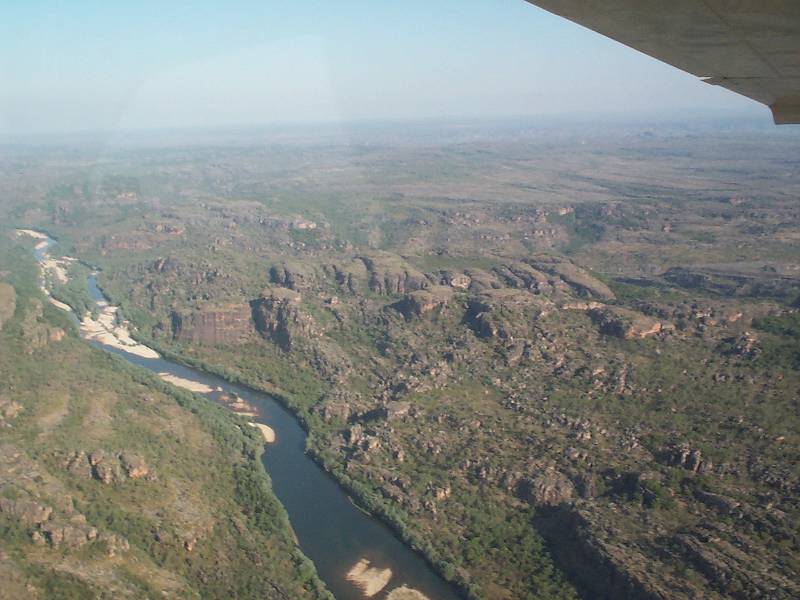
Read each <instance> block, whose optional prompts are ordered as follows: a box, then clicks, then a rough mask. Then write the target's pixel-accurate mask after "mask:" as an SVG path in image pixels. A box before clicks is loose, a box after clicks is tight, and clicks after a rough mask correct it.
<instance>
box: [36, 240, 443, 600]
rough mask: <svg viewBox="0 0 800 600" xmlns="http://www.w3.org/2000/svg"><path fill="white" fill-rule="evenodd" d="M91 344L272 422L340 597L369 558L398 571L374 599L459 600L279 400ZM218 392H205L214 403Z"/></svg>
mask: <svg viewBox="0 0 800 600" xmlns="http://www.w3.org/2000/svg"><path fill="white" fill-rule="evenodd" d="M46 252H47V249H43V250H41V251H36V252H35V253H34V254H35V255H36V258H37V259H41V258H42V256H43V255H44V254H45V253H46ZM88 287H89V291H90V293H91V295H92V297H93V298H94V299H95V301H103V300H105V298H104V297H103V294H102V292H101V291H100V289H99V288H98V287H97V282H96V280H95V278H94V277H90V278H89V280H88ZM93 343H94V342H93ZM94 345H95V346H97V347H98V348H101V349H103V350H105V351H107V352H112V353H115V354H118V355H120V356H122V357H123V358H125V359H126V360H128V361H129V362H131V363H133V364H136V365H139V366H141V367H144V368H146V369H149V370H150V371H153V372H156V373H165V372H166V373H170V374H172V375H176V376H178V377H182V378H184V379H190V380H192V381H196V382H199V383H203V384H205V385H208V386H211V387H212V388H218V387H219V388H222V391H223V392H224V393H227V394H238V395H239V396H240V397H242V398H243V399H244V400H246V401H247V402H248V403H249V404H251V405H252V406H254V407H255V408H256V409H257V410H258V412H259V416H258V417H256V418H255V420H256V421H257V422H259V423H264V424H266V425H269V426H270V427H271V428H272V429H273V430H275V433H276V438H277V439H276V442H275V443H274V444H268V445H267V447H266V451H265V452H264V458H263V462H264V466H265V467H266V469H267V472H268V473H269V474H270V477H271V478H272V486H273V489H274V491H275V495H276V496H277V497H278V499H279V500H280V501H281V503H282V504H283V506H284V507H285V508H286V511H287V512H288V514H289V520H290V521H291V524H292V527H293V529H294V531H295V533H296V534H297V538H298V540H299V542H300V548H301V549H302V550H303V552H304V553H305V554H306V556H308V557H309V558H310V559H311V560H313V561H314V564H315V565H316V568H317V572H318V573H319V575H320V577H321V578H322V580H323V581H325V583H326V584H327V586H328V588H329V589H330V590H331V591H332V592H333V593H334V595H335V596H336V597H337V598H338V599H339V600H351V599H353V600H356V599H361V598H364V595H363V593H362V592H361V590H360V589H359V588H357V587H356V586H354V585H353V584H352V583H350V582H348V581H347V580H346V579H345V574H346V573H347V571H349V570H350V569H351V568H352V567H353V565H354V564H355V563H356V562H357V561H359V560H361V559H362V558H366V559H367V560H369V561H370V566H372V567H377V568H381V569H383V568H390V569H391V570H392V573H393V575H392V579H391V580H390V581H389V584H388V585H387V586H386V587H385V588H384V590H383V591H382V592H381V593H379V594H377V595H376V596H373V598H377V599H380V598H385V596H386V595H387V594H388V592H389V591H391V590H393V589H395V588H397V587H399V586H400V585H407V586H408V587H411V588H414V589H416V590H419V591H420V592H422V593H423V594H425V595H426V596H428V597H429V598H430V599H431V600H451V599H452V600H456V599H457V598H459V595H458V594H457V593H455V591H454V590H453V589H452V588H451V587H450V586H448V585H447V584H445V583H444V581H442V579H440V578H439V577H438V575H436V574H435V573H434V572H433V570H432V569H431V568H430V567H429V566H428V564H427V563H426V562H425V561H424V560H423V559H422V558H421V557H420V556H419V555H417V554H416V553H415V552H413V551H412V550H411V549H409V548H408V547H406V546H404V545H403V544H402V543H401V542H400V541H398V540H397V538H395V537H394V535H393V534H392V532H391V531H390V530H389V529H388V528H387V527H385V526H384V525H382V524H381V523H380V522H378V521H377V520H376V519H374V518H372V517H370V516H369V515H367V514H365V513H363V512H362V511H361V510H359V509H358V508H356V506H355V505H354V504H353V503H352V502H351V501H350V499H349V497H348V496H347V494H345V492H344V491H342V489H341V488H340V487H339V486H338V484H336V482H335V481H333V480H332V479H331V478H330V477H329V476H328V475H327V474H326V473H325V472H324V471H323V470H322V469H321V468H320V467H319V466H317V464H316V463H315V462H314V461H313V460H311V459H310V458H309V457H308V456H306V454H305V439H306V435H305V432H304V431H303V429H302V428H301V427H300V426H299V424H298V422H297V421H296V420H295V418H294V417H293V416H292V414H291V413H289V412H288V411H287V410H286V409H285V408H283V406H281V405H280V404H279V403H278V402H277V401H276V400H274V399H273V398H271V397H270V396H268V395H266V394H262V393H259V392H256V391H253V390H250V389H247V388H245V387H241V386H238V385H234V384H230V383H228V382H226V381H224V380H223V379H220V378H218V377H215V376H213V375H208V374H205V373H203V372H201V371H197V370H195V369H191V368H188V367H184V366H181V365H178V364H175V363H172V362H170V361H168V360H163V359H149V358H142V357H140V356H136V355H134V354H130V353H128V352H125V351H123V350H118V349H115V348H110V347H108V346H103V345H100V344H96V343H94ZM219 394H220V392H212V393H209V394H206V395H207V396H208V397H210V398H212V399H214V400H216V399H218V397H219Z"/></svg>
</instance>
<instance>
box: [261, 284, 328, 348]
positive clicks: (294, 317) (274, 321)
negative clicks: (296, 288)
mask: <svg viewBox="0 0 800 600" xmlns="http://www.w3.org/2000/svg"><path fill="white" fill-rule="evenodd" d="M300 300H301V297H300V295H299V294H297V293H295V292H292V291H290V290H285V289H281V288H276V289H273V290H268V291H265V292H264V293H263V294H262V296H261V297H260V298H258V299H256V300H253V301H252V302H251V303H250V307H251V313H252V317H253V321H254V322H255V327H256V330H257V331H258V332H259V333H260V334H261V335H262V336H263V337H265V338H268V339H270V340H272V341H273V342H275V343H276V344H277V345H278V346H279V347H280V348H281V349H282V350H285V351H288V350H291V348H292V345H293V343H294V342H295V339H296V338H297V337H298V336H301V337H303V336H309V335H311V334H312V332H313V329H314V320H313V319H312V318H311V317H310V316H309V315H305V314H303V313H301V312H300V310H299V308H298V306H299V304H300Z"/></svg>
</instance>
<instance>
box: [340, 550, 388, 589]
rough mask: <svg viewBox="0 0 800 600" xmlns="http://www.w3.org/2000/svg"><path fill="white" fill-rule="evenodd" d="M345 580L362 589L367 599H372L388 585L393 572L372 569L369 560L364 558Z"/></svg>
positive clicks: (354, 566)
mask: <svg viewBox="0 0 800 600" xmlns="http://www.w3.org/2000/svg"><path fill="white" fill-rule="evenodd" d="M345 578H346V579H347V581H349V582H351V583H354V584H356V585H357V586H358V587H359V588H361V591H362V592H364V596H365V597H367V598H370V597H372V596H374V595H375V594H377V593H378V592H380V591H381V590H382V589H383V588H385V587H386V586H387V585H388V583H389V580H390V579H391V578H392V570H391V569H378V568H376V567H370V566H369V560H367V559H366V558H362V559H361V560H360V561H358V562H357V563H356V564H355V565H353V568H351V569H350V570H349V571H348V572H347V575H345Z"/></svg>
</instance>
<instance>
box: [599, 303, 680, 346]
mask: <svg viewBox="0 0 800 600" xmlns="http://www.w3.org/2000/svg"><path fill="white" fill-rule="evenodd" d="M588 312H589V316H590V317H591V319H592V321H594V322H595V323H597V325H598V327H599V329H600V333H603V334H606V335H613V336H615V337H620V338H624V339H626V340H630V339H637V338H647V337H652V336H654V335H656V334H659V333H661V332H666V331H673V330H674V329H675V326H674V325H672V324H671V323H667V322H664V321H659V320H657V319H653V318H650V317H648V316H645V315H643V314H641V313H637V312H635V311H633V310H629V309H626V308H621V307H617V306H614V307H611V306H606V307H603V308H591V309H589V311H588Z"/></svg>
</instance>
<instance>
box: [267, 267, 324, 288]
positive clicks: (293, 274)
mask: <svg viewBox="0 0 800 600" xmlns="http://www.w3.org/2000/svg"><path fill="white" fill-rule="evenodd" d="M313 278H314V273H313V271H312V270H310V269H308V268H307V267H306V266H304V265H302V264H299V263H289V262H284V263H281V264H279V265H273V266H272V267H270V268H269V279H270V282H272V283H274V284H275V285H279V286H281V287H285V288H288V289H290V290H294V291H298V290H303V289H306V288H307V287H308V286H309V285H310V284H311V282H312V280H313Z"/></svg>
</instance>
